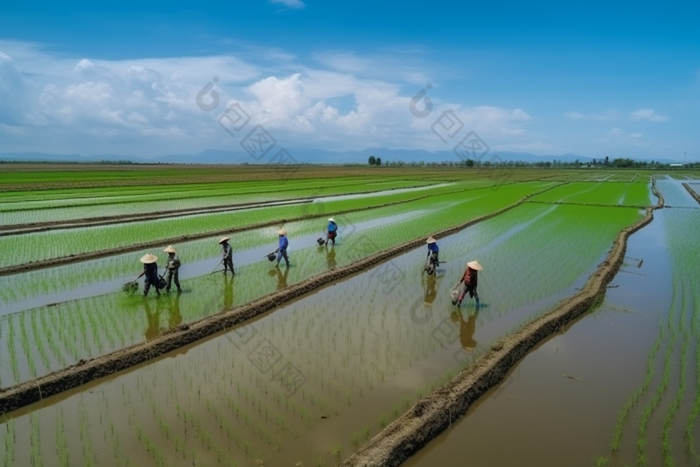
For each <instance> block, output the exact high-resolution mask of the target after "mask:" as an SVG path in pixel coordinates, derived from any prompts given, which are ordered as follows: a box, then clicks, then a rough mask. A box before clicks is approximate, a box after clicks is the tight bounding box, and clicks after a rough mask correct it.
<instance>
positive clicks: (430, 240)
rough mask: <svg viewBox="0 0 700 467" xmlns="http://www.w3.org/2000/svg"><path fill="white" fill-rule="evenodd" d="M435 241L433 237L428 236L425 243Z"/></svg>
mask: <svg viewBox="0 0 700 467" xmlns="http://www.w3.org/2000/svg"><path fill="white" fill-rule="evenodd" d="M436 242H437V241H436V240H435V239H434V238H433V237H428V239H427V240H426V241H425V243H436Z"/></svg>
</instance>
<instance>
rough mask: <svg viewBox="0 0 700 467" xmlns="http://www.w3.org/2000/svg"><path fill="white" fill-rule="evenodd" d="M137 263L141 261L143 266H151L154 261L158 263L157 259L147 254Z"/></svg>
mask: <svg viewBox="0 0 700 467" xmlns="http://www.w3.org/2000/svg"><path fill="white" fill-rule="evenodd" d="M139 261H141V262H142V263H143V264H153V263H155V262H156V261H158V257H157V256H156V255H152V254H150V253H147V254H145V255H143V257H142V258H141V259H140V260H139Z"/></svg>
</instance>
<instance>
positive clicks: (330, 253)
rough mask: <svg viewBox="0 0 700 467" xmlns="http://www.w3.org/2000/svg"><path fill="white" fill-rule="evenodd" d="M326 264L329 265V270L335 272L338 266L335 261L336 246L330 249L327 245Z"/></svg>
mask: <svg viewBox="0 0 700 467" xmlns="http://www.w3.org/2000/svg"><path fill="white" fill-rule="evenodd" d="M326 262H327V263H328V269H329V270H331V271H332V270H334V269H335V266H336V264H337V263H336V261H335V245H334V246H332V247H330V248H328V244H326Z"/></svg>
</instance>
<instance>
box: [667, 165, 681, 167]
mask: <svg viewBox="0 0 700 467" xmlns="http://www.w3.org/2000/svg"><path fill="white" fill-rule="evenodd" d="M669 167H683V164H669Z"/></svg>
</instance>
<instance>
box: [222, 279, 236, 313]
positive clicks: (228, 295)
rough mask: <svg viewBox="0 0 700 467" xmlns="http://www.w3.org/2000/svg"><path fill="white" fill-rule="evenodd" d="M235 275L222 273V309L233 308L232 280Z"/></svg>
mask: <svg viewBox="0 0 700 467" xmlns="http://www.w3.org/2000/svg"><path fill="white" fill-rule="evenodd" d="M235 277H236V276H234V275H230V276H228V275H225V274H224V310H230V309H231V308H233V281H234V278H235Z"/></svg>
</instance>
